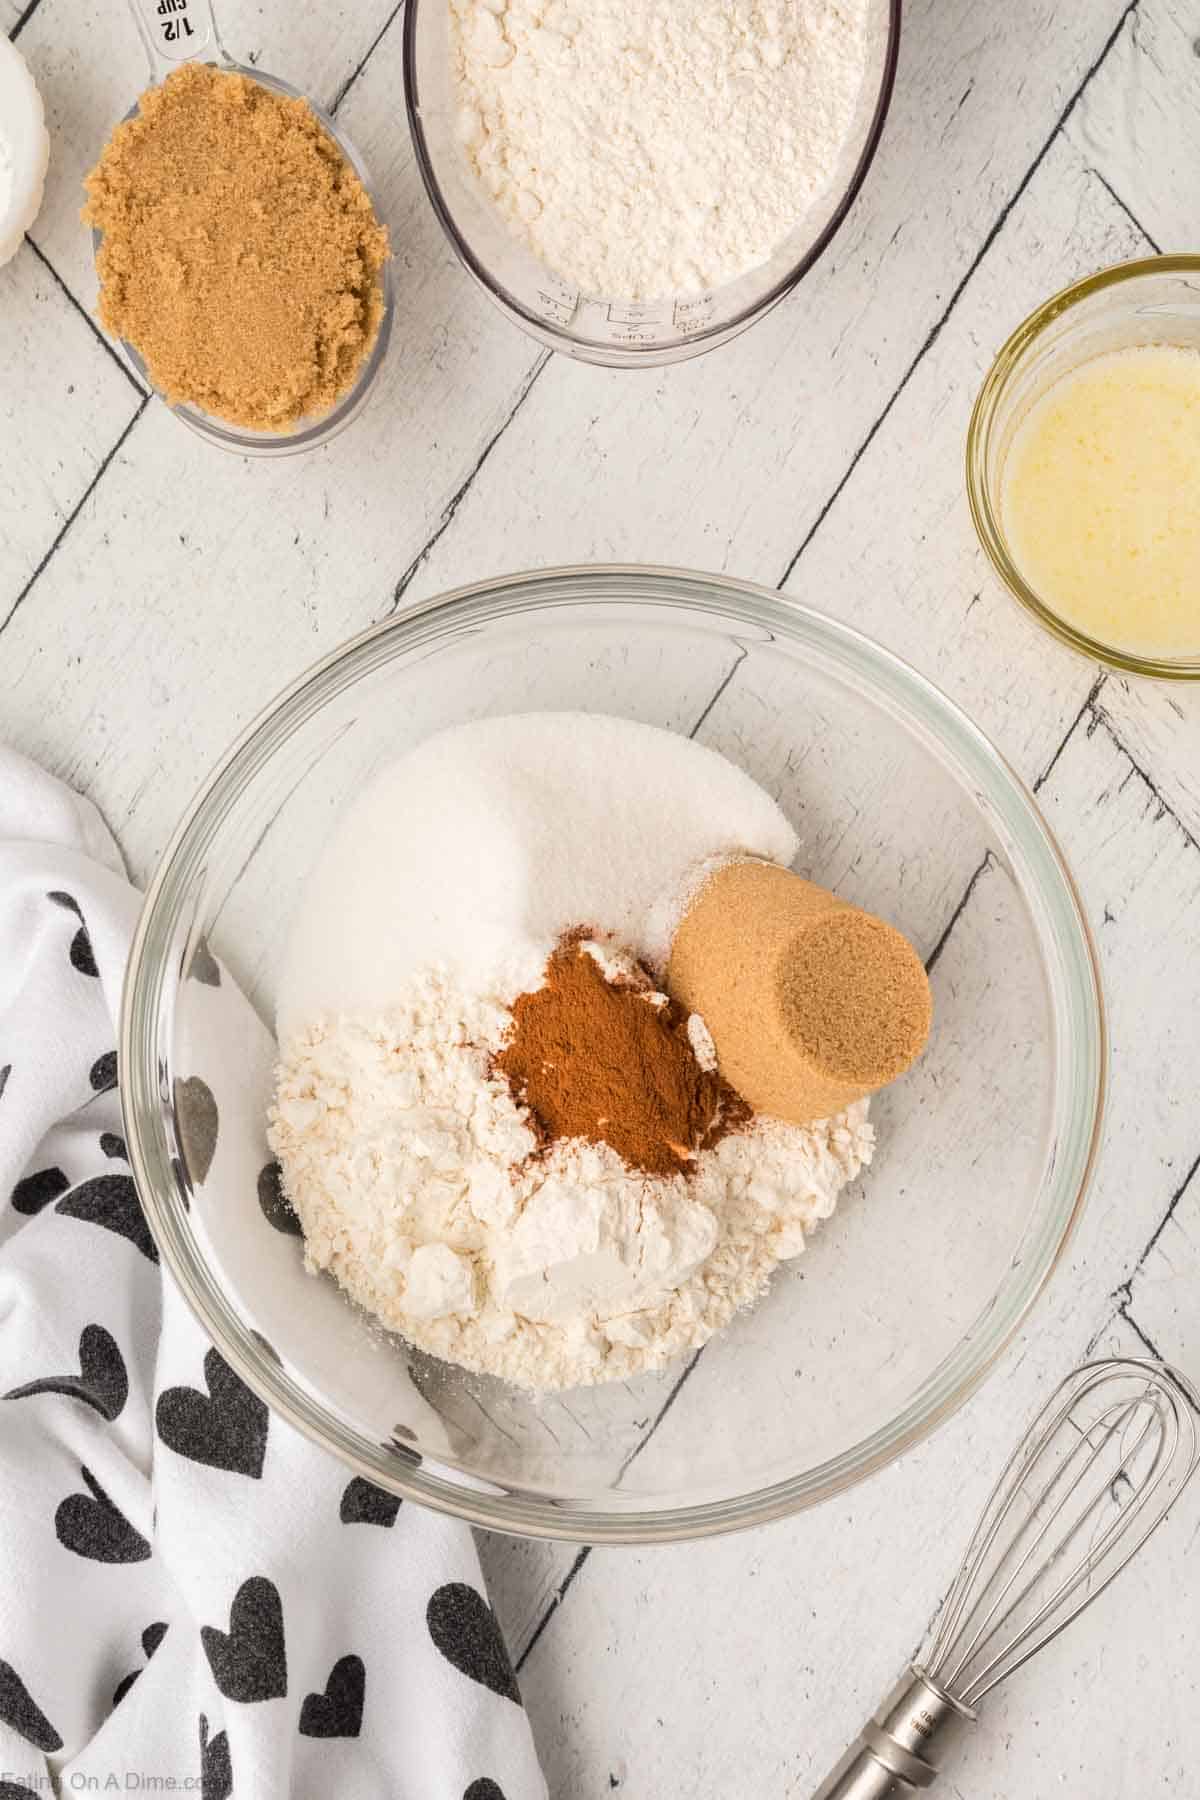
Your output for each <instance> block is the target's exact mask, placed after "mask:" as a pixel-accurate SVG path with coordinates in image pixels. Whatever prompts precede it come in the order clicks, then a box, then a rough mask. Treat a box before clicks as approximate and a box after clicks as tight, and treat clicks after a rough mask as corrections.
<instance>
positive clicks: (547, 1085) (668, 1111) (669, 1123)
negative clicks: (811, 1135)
mask: <svg viewBox="0 0 1200 1800" xmlns="http://www.w3.org/2000/svg"><path fill="white" fill-rule="evenodd" d="M495 1067H496V1068H497V1070H498V1071H499V1072H500V1073H501V1074H503V1075H505V1076H506V1077H507V1079H508V1082H509V1085H510V1087H511V1090H512V1093H513V1096H514V1098H515V1099H516V1100H518V1101H519V1102H520V1104H521V1105H523V1106H526V1107H528V1109H529V1113H530V1122H531V1124H532V1126H533V1129H534V1130H535V1132H536V1133H537V1135H538V1138H539V1141H540V1143H541V1144H542V1145H543V1146H548V1145H550V1144H551V1143H553V1142H554V1141H555V1140H557V1139H559V1138H586V1139H587V1140H588V1141H589V1142H591V1143H606V1144H609V1145H611V1146H612V1148H613V1149H614V1150H616V1151H617V1153H618V1154H619V1155H620V1156H622V1157H624V1159H625V1161H626V1162H627V1163H628V1164H629V1165H630V1167H631V1168H635V1169H641V1170H644V1171H645V1173H646V1174H648V1175H678V1174H681V1173H686V1172H687V1170H688V1168H689V1166H690V1165H691V1163H692V1161H693V1159H694V1157H695V1155H696V1153H697V1151H700V1150H705V1149H708V1148H709V1147H710V1146H711V1145H713V1144H715V1143H717V1142H718V1141H719V1140H720V1139H721V1138H723V1137H724V1136H725V1135H726V1134H727V1133H728V1132H730V1131H735V1130H738V1129H741V1128H742V1127H744V1126H745V1124H746V1123H747V1121H748V1119H749V1117H750V1112H749V1108H748V1107H747V1106H746V1105H745V1103H744V1102H743V1101H742V1100H741V1099H740V1097H739V1096H738V1095H737V1094H735V1093H734V1091H733V1089H732V1088H731V1087H730V1086H729V1084H728V1083H727V1082H726V1081H723V1080H722V1078H721V1076H720V1075H719V1074H718V1073H717V1071H716V1070H715V1069H705V1068H703V1067H702V1066H701V1064H700V1062H699V1061H698V1059H697V1056H696V1052H695V1050H694V1048H693V1046H692V1041H691V1038H690V1037H689V1035H688V1014H687V1013H686V1012H685V1011H684V1010H683V1008H682V1007H680V1006H677V1005H676V1004H675V1002H674V1001H673V1000H668V999H666V997H665V996H663V995H660V994H655V992H654V988H653V984H652V983H651V981H650V978H649V976H648V975H647V974H646V972H645V971H644V970H642V969H641V968H640V967H639V966H638V965H630V967H629V970H628V972H626V973H622V974H617V975H616V976H615V978H612V979H610V978H609V976H608V975H607V974H606V973H605V970H604V969H603V968H602V967H601V964H600V961H599V960H597V958H596V956H594V955H593V954H592V953H591V951H590V950H589V949H588V947H587V943H586V934H585V933H583V932H578V931H577V932H573V933H570V934H568V935H567V936H566V937H565V938H563V939H562V940H561V942H560V943H559V945H558V947H557V948H556V949H555V951H554V954H553V955H552V956H551V958H550V960H549V962H548V963H547V965H546V977H545V982H544V985H543V986H542V987H540V988H537V989H536V990H534V991H533V992H531V993H527V994H522V995H521V996H520V997H519V999H518V1000H517V1001H516V1003H515V1004H514V1006H513V1024H512V1032H511V1035H510V1038H509V1041H508V1042H507V1044H506V1045H505V1046H504V1048H503V1050H501V1051H500V1053H499V1054H498V1056H497V1057H496V1059H495Z"/></svg>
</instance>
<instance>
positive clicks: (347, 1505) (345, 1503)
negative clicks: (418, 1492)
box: [340, 1475, 401, 1527]
mask: <svg viewBox="0 0 1200 1800" xmlns="http://www.w3.org/2000/svg"><path fill="white" fill-rule="evenodd" d="M400 1504H401V1503H400V1496H399V1494H385V1493H384V1491H383V1489H382V1488H379V1487H376V1486H375V1483H374V1482H373V1481H364V1480H363V1478H362V1476H361V1475H356V1476H355V1477H354V1480H353V1481H352V1482H350V1483H349V1485H348V1486H347V1487H346V1489H345V1492H344V1493H343V1494H342V1504H341V1508H340V1515H341V1521H342V1524H343V1525H386V1526H389V1527H390V1526H392V1525H394V1524H395V1523H396V1514H397V1513H398V1512H399V1511H400Z"/></svg>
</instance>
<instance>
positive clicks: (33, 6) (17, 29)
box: [8, 0, 42, 44]
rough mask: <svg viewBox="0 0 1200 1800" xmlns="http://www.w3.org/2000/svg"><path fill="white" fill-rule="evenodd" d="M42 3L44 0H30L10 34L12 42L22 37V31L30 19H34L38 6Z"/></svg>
mask: <svg viewBox="0 0 1200 1800" xmlns="http://www.w3.org/2000/svg"><path fill="white" fill-rule="evenodd" d="M41 4H42V0H29V4H28V6H27V7H26V8H25V11H24V12H23V13H21V14H20V16H19V17H18V19H17V22H16V24H15V25H14V26H13V28H12V30H11V31H10V32H9V34H8V38H9V42H10V43H12V44H15V43H16V41H17V39H18V38H19V37H20V35H21V33H22V32H23V31H24V29H25V27H26V26H27V25H28V23H29V21H30V19H32V17H33V15H34V13H35V12H36V11H37V9H38V7H39V6H40V5H41Z"/></svg>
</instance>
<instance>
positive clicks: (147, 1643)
mask: <svg viewBox="0 0 1200 1800" xmlns="http://www.w3.org/2000/svg"><path fill="white" fill-rule="evenodd" d="M166 1635H167V1627H166V1621H165V1620H163V1619H156V1620H155V1622H154V1624H153V1625H147V1627H146V1629H145V1631H143V1633H142V1649H143V1651H144V1652H145V1656H146V1661H147V1662H149V1661H150V1658H151V1657H152V1656H153V1655H154V1652H155V1651H156V1650H157V1649H158V1646H159V1645H160V1644H161V1643H162V1641H163V1639H164V1638H165V1637H166ZM141 1672H142V1671H141V1670H140V1669H134V1670H133V1671H132V1673H131V1674H129V1675H126V1677H125V1679H124V1680H123V1681H119V1682H118V1683H117V1687H116V1691H115V1693H114V1694H113V1697H112V1703H113V1707H114V1708H116V1707H118V1706H120V1704H121V1702H122V1700H123V1699H124V1698H125V1696H126V1694H127V1693H128V1692H129V1690H130V1688H131V1687H132V1686H133V1684H134V1682H135V1681H136V1680H137V1678H138V1676H139V1675H140V1674H141Z"/></svg>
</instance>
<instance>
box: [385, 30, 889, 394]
mask: <svg viewBox="0 0 1200 1800" xmlns="http://www.w3.org/2000/svg"><path fill="white" fill-rule="evenodd" d="M420 3H421V0H409V4H408V5H407V6H406V7H405V9H404V38H403V65H404V107H405V112H406V114H407V117H408V129H409V136H410V137H411V139H412V144H413V152H414V155H415V157H416V163H417V168H418V170H419V171H420V175H421V181H422V184H423V186H424V188H425V192H426V194H427V195H428V198H429V203H430V205H431V206H432V208H433V210H434V213H435V214H436V216H437V220H438V223H439V225H440V226H441V228H442V230H443V232H444V233H445V235H446V238H447V241H448V242H449V244H450V248H451V249H452V250H453V252H454V254H455V256H456V257H457V259H458V261H459V262H460V263H461V264H462V266H463V268H464V269H465V270H466V271H467V273H468V275H470V276H471V277H472V278H473V280H475V281H476V282H477V283H478V284H479V286H480V287H481V288H482V289H483V291H484V293H485V294H487V295H488V297H489V299H491V300H493V301H494V302H495V304H496V305H497V306H498V307H499V308H500V310H501V312H503V313H505V314H506V315H507V316H508V317H509V318H511V319H513V320H514V321H515V322H516V323H517V324H518V325H519V326H520V327H521V329H522V330H523V331H525V332H527V333H528V335H529V336H530V337H532V338H534V339H535V340H536V341H537V342H538V343H540V344H543V345H546V346H548V347H549V348H550V349H551V350H557V351H559V352H560V353H561V354H562V355H564V356H571V357H574V358H575V359H576V360H577V361H579V362H589V363H594V364H597V365H599V366H601V367H604V368H610V369H653V368H663V367H666V366H668V365H670V364H672V363H677V362H685V361H687V360H688V359H690V358H691V357H693V356H700V355H701V354H702V353H703V352H704V351H705V350H712V349H715V348H716V347H717V346H718V345H719V344H723V343H725V342H726V341H728V340H729V339H731V338H734V337H736V336H738V335H739V333H740V332H742V331H744V330H745V329H746V327H747V326H749V325H752V324H754V323H755V322H756V320H758V319H761V318H763V317H764V316H765V314H767V313H768V312H770V310H771V308H772V307H773V306H776V305H778V303H779V301H781V300H783V299H785V298H786V296H787V295H788V294H790V293H791V292H792V290H793V288H795V287H796V286H797V285H798V284H799V283H800V282H801V281H802V280H803V279H804V277H805V275H807V274H808V271H809V270H810V269H811V268H812V267H813V265H814V263H816V262H817V261H818V260H819V258H820V257H822V256H823V255H824V254H825V251H826V250H827V249H828V248H829V245H830V243H831V242H832V240H833V238H834V237H835V236H836V234H837V233H838V231H840V229H841V227H842V224H843V223H844V221H845V218H846V215H847V213H848V212H849V211H850V208H851V207H852V206H853V204H854V202H855V200H856V199H857V198H858V194H859V191H860V189H861V188H862V185H863V182H864V181H865V180H866V178H867V173H868V171H869V170H870V167H871V164H872V163H873V162H874V160H875V155H876V152H877V151H878V149H879V144H880V140H881V138H882V137H883V128H884V125H885V124H886V123H887V116H888V112H889V110H890V108H891V103H892V94H893V91H894V89H895V85H896V70H897V67H898V65H899V61H900V32H901V27H902V23H903V6H904V0H885V3H886V5H887V9H888V31H887V44H886V46H885V48H884V56H883V68H882V71H881V73H880V81H879V90H878V93H877V94H876V96H875V105H874V108H873V110H872V113H871V123H870V125H869V127H868V129H867V135H866V138H865V139H864V141H863V147H862V151H861V153H860V155H859V158H858V161H857V162H856V163H855V165H854V168H853V170H852V171H851V174H850V179H849V181H848V182H847V183H846V186H845V189H844V191H843V192H842V195H841V197H840V199H839V200H838V203H837V206H836V207H835V208H834V210H833V212H832V214H831V215H830V217H829V219H828V220H827V221H826V223H825V226H824V228H823V230H822V231H821V232H820V233H819V234H818V236H817V237H816V239H815V240H814V242H813V243H812V244H811V245H810V246H809V248H808V250H807V251H806V252H805V253H804V255H803V256H802V257H801V258H800V260H799V261H798V262H796V263H795V264H793V266H792V268H791V269H790V270H789V271H788V273H787V274H786V275H784V276H781V277H780V279H779V280H778V281H777V282H776V283H775V284H774V286H773V287H771V288H769V289H768V290H767V292H766V293H765V294H764V295H763V296H762V297H761V298H760V299H758V300H756V301H754V303H753V304H752V305H749V306H744V307H743V308H742V310H741V311H740V312H739V313H737V314H735V316H734V317H733V318H731V319H724V320H722V321H721V322H720V323H719V324H716V325H710V326H707V327H706V328H705V329H704V330H703V331H697V332H695V333H693V334H692V335H690V336H688V337H678V336H677V337H674V338H672V339H671V341H670V342H669V343H666V344H653V345H646V346H645V347H639V346H637V345H624V346H622V345H615V344H604V343H601V342H600V341H599V340H596V339H591V338H577V337H574V336H573V335H572V334H571V333H570V332H568V331H564V330H562V329H561V328H560V327H558V326H556V325H555V324H554V322H553V321H552V320H550V319H544V318H540V317H539V316H538V315H537V314H535V313H532V312H531V311H530V310H529V308H528V307H527V306H525V305H523V304H522V302H521V301H520V300H519V299H517V297H516V295H515V294H510V293H509V291H508V289H507V288H506V287H505V286H504V285H503V283H502V282H500V281H498V280H497V279H496V278H495V277H494V276H493V275H492V273H491V271H490V270H489V269H488V268H487V266H486V264H484V263H482V262H481V261H480V260H479V258H478V257H477V256H476V255H475V252H474V251H473V250H472V249H471V246H470V245H469V244H468V243H467V241H466V239H465V238H464V237H463V235H462V233H461V232H460V231H459V229H458V226H457V224H456V223H455V219H454V215H453V213H452V212H451V210H450V208H449V206H448V205H447V204H446V200H445V196H444V195H443V193H442V189H441V184H440V183H439V181H438V179H437V175H436V174H435V172H434V168H433V162H432V159H431V158H430V155H429V147H428V144H427V141H426V137H425V127H424V125H423V124H422V122H421V106H420V97H419V95H418V92H417V74H416V33H417V23H416V20H417V13H418V11H419V9H420ZM749 272H750V271H748V273H749Z"/></svg>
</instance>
